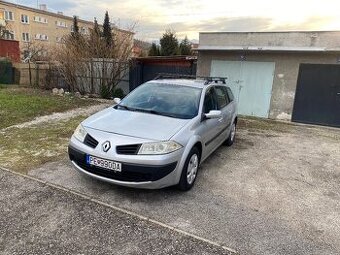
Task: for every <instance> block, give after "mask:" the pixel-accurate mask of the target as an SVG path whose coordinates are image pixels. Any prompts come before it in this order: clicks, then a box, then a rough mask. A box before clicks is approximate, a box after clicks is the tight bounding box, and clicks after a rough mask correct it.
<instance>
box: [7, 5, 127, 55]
mask: <svg viewBox="0 0 340 255" xmlns="http://www.w3.org/2000/svg"><path fill="white" fill-rule="evenodd" d="M1 24H2V25H5V24H6V29H7V30H8V33H6V35H5V39H7V40H16V41H19V47H20V50H21V53H22V55H24V52H25V50H26V49H27V48H28V45H29V44H38V45H41V46H43V47H44V48H45V49H46V52H45V53H44V54H48V50H49V49H52V48H53V47H55V46H57V45H58V44H60V43H62V38H63V36H65V35H67V34H70V33H71V32H72V30H73V17H69V16H65V15H63V13H62V12H57V13H54V12H50V11H48V10H47V6H46V5H44V4H41V5H40V6H39V9H35V8H31V7H27V6H22V5H18V4H13V3H9V2H6V1H0V26H1ZM78 26H79V31H80V33H82V34H83V35H89V33H90V29H92V28H93V22H92V21H86V20H82V19H78ZM113 30H114V31H113V32H114V33H115V34H118V36H121V35H124V34H127V35H128V36H127V38H130V40H131V44H132V40H133V33H131V32H130V31H125V30H122V29H118V28H116V27H114V28H113ZM125 37H126V36H125ZM22 57H23V56H22Z"/></svg>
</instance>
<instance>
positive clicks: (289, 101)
mask: <svg viewBox="0 0 340 255" xmlns="http://www.w3.org/2000/svg"><path fill="white" fill-rule="evenodd" d="M198 52H199V55H198V67H197V75H198V76H223V77H228V84H229V86H230V87H231V88H232V90H233V92H234V94H235V97H236V98H237V100H238V101H239V113H240V114H242V115H248V116H257V117H264V118H272V119H285V120H293V121H297V122H303V123H313V124H322V125H330V126H340V75H339V74H340V65H339V63H340V32H339V31H328V32H327V31H314V32H259V33H255V32H217V33H200V41H199V47H198ZM338 69H339V70H338ZM336 70H338V71H336Z"/></svg>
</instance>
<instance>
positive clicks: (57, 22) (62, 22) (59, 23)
mask: <svg viewBox="0 0 340 255" xmlns="http://www.w3.org/2000/svg"><path fill="white" fill-rule="evenodd" d="M55 24H56V25H57V26H58V27H67V24H66V22H65V21H60V20H57V21H56V22H55Z"/></svg>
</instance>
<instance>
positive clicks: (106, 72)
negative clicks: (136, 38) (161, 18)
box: [54, 22, 134, 98]
mask: <svg viewBox="0 0 340 255" xmlns="http://www.w3.org/2000/svg"><path fill="white" fill-rule="evenodd" d="M133 28H134V26H132V27H131V29H129V30H128V31H126V30H124V31H123V30H119V29H117V28H114V29H113V31H112V33H113V36H112V38H114V42H112V43H107V38H106V37H104V36H103V32H102V31H101V28H100V27H99V26H98V24H96V22H95V23H94V28H93V29H91V30H90V35H82V34H80V35H79V36H78V37H74V36H72V35H67V36H65V37H64V38H63V43H62V44H61V45H60V46H59V47H58V48H57V49H56V50H55V54H54V59H55V60H56V62H57V63H58V64H57V68H58V71H59V73H60V74H61V75H62V77H64V79H65V81H66V83H67V85H68V89H69V90H70V91H79V92H80V93H94V92H97V93H98V92H99V93H100V94H101V96H102V97H104V98H109V97H111V96H112V95H113V93H114V91H115V88H116V86H117V84H118V83H119V81H120V80H121V78H122V75H123V74H124V73H125V72H126V70H127V69H128V60H129V58H130V56H131V52H132V47H133V32H132V30H133ZM97 80H99V81H100V83H99V88H96V87H98V82H97ZM95 85H96V86H95ZM98 90H99V91H98Z"/></svg>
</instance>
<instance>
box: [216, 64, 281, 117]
mask: <svg viewBox="0 0 340 255" xmlns="http://www.w3.org/2000/svg"><path fill="white" fill-rule="evenodd" d="M274 71H275V63H274V62H253V61H222V60H212V63H211V72H210V76H217V77H228V81H227V84H228V85H229V86H230V88H231V89H232V91H233V93H234V95H235V98H236V99H237V101H238V113H239V114H241V115H246V116H255V117H263V118H268V115H269V110H270V99H271V94H272V85H273V78H274Z"/></svg>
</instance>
